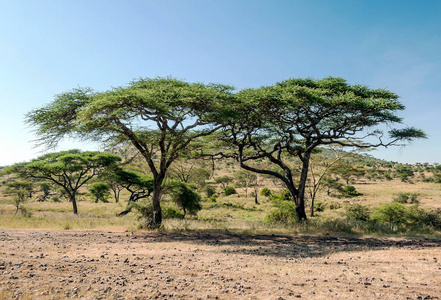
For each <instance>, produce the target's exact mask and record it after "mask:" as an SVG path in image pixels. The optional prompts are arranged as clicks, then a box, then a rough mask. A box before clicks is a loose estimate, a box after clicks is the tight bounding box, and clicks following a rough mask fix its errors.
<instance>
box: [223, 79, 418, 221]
mask: <svg viewBox="0 0 441 300" xmlns="http://www.w3.org/2000/svg"><path fill="white" fill-rule="evenodd" d="M237 99H238V101H237V103H238V104H237V105H236V107H235V109H234V111H235V113H236V114H235V118H232V119H230V120H229V123H228V124H227V125H228V126H227V127H226V128H225V130H224V132H223V136H222V137H221V138H222V139H223V140H224V141H225V142H226V143H227V145H229V147H230V148H233V150H234V151H227V150H226V151H219V153H218V154H219V155H224V156H227V157H233V158H235V159H236V160H237V161H238V162H239V164H240V166H241V167H242V168H244V169H246V170H248V171H252V172H257V173H261V174H268V175H271V176H274V177H276V178H278V179H279V180H280V181H282V182H283V183H284V185H285V186H286V187H287V188H288V189H289V191H290V193H291V195H292V197H293V199H294V202H295V207H296V213H297V219H298V220H299V221H302V220H306V219H307V217H306V213H305V189H306V186H307V179H308V171H309V164H310V159H311V154H312V153H313V152H314V151H315V149H316V148H317V147H320V146H328V145H340V146H341V147H343V148H346V149H354V148H358V149H360V148H363V149H369V148H377V147H381V146H384V147H387V146H392V145H403V144H406V143H407V142H410V141H413V140H414V139H417V138H425V137H426V135H425V133H424V132H423V131H421V130H419V129H415V128H403V129H391V130H390V131H389V133H388V137H387V136H386V135H385V134H384V133H383V132H382V131H380V130H379V129H378V127H379V126H382V125H384V124H388V125H390V126H392V125H393V124H394V123H395V124H397V123H401V121H402V120H401V118H399V117H398V116H397V115H396V112H397V111H400V110H403V109H404V105H403V104H401V103H400V102H399V101H398V96H397V95H396V94H394V93H392V92H390V91H387V90H384V89H369V88H368V87H366V86H361V85H349V84H348V83H347V82H346V81H345V80H344V79H341V78H334V77H328V78H325V79H321V80H314V79H289V80H285V81H282V82H279V83H277V84H275V85H273V86H267V87H261V88H257V89H246V90H242V91H240V92H239V93H237ZM225 148H226V149H228V147H225ZM292 157H296V158H298V159H299V160H300V162H301V171H300V176H299V178H298V179H296V178H294V177H293V175H294V172H293V169H292V167H291V161H290V160H291V159H292ZM261 159H263V160H265V161H266V162H267V163H271V164H273V165H274V166H277V167H279V168H280V170H281V171H273V170H272V169H271V168H270V167H265V166H264V165H256V164H255V163H254V162H256V161H257V160H261Z"/></svg>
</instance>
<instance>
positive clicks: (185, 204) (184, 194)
mask: <svg viewBox="0 0 441 300" xmlns="http://www.w3.org/2000/svg"><path fill="white" fill-rule="evenodd" d="M195 189H196V187H194V186H192V185H189V184H187V183H185V182H180V181H176V182H174V183H172V184H171V190H170V196H171V199H172V200H173V202H175V203H176V205H177V206H178V207H180V208H182V210H183V211H184V216H185V215H186V214H187V213H189V214H190V215H196V214H197V213H198V211H200V210H201V209H202V206H201V203H200V202H201V196H200V195H199V194H198V193H196V192H195Z"/></svg>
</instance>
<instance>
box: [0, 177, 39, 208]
mask: <svg viewBox="0 0 441 300" xmlns="http://www.w3.org/2000/svg"><path fill="white" fill-rule="evenodd" d="M32 189H33V183H32V182H30V181H23V180H16V181H13V182H8V183H6V189H5V190H4V193H5V194H8V195H13V196H14V205H15V208H16V210H15V214H17V213H18V211H19V209H20V205H21V204H22V203H23V202H25V201H26V199H27V198H28V197H29V192H30V191H31V190H32Z"/></svg>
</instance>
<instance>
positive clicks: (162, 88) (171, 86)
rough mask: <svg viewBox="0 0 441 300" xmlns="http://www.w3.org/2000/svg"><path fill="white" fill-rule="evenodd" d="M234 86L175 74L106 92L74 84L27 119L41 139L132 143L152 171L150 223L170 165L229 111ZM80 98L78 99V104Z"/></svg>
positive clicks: (156, 217) (156, 216) (156, 221)
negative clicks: (70, 137) (183, 78)
mask: <svg viewBox="0 0 441 300" xmlns="http://www.w3.org/2000/svg"><path fill="white" fill-rule="evenodd" d="M231 91H232V88H231V87H229V86H225V85H219V84H209V85H205V84H202V83H187V82H184V81H181V80H177V79H173V78H155V79H150V78H140V79H138V80H135V81H133V82H131V83H130V84H129V85H128V86H127V87H118V88H114V89H112V90H109V91H106V92H94V91H92V90H91V89H75V90H73V91H71V92H68V93H64V94H60V95H58V96H57V97H56V99H55V100H54V102H52V103H51V104H49V105H47V106H45V107H43V108H40V109H36V110H34V111H31V112H30V113H28V115H27V122H28V123H29V124H31V125H33V126H35V127H36V132H37V134H38V135H39V137H40V139H39V141H40V142H42V143H45V144H47V145H51V146H52V145H56V144H57V143H58V141H59V140H60V139H61V138H62V137H65V136H68V135H74V136H80V137H81V138H88V139H93V140H98V141H101V142H104V143H105V144H107V145H110V146H116V145H123V144H131V145H132V146H133V147H134V148H135V149H137V151H138V152H139V153H140V154H141V155H142V157H143V158H144V159H145V161H146V163H147V165H148V167H149V170H150V172H151V174H152V176H153V181H154V184H153V185H154V188H153V195H152V204H153V225H155V226H158V225H160V224H161V221H162V212H161V207H160V198H161V193H162V186H163V185H162V183H163V181H164V179H165V177H166V174H167V171H168V169H169V167H170V165H171V164H172V163H173V162H174V161H176V160H177V159H178V158H180V157H183V156H186V155H189V154H190V153H191V151H192V150H194V149H196V148H198V147H200V144H199V143H198V139H199V138H201V137H203V136H207V135H210V134H212V133H214V132H215V131H216V130H218V129H219V128H220V127H221V125H219V123H220V121H221V120H222V119H223V118H224V117H226V116H228V114H229V113H230V112H229V108H230V105H228V104H227V103H229V102H230V101H231V100H232V99H233V97H232V93H231ZM80 104H81V105H80Z"/></svg>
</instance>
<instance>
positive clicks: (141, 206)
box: [130, 202, 153, 225]
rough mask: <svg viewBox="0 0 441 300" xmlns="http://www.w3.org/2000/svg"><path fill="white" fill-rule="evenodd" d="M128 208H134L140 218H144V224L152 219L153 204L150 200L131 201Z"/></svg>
mask: <svg viewBox="0 0 441 300" xmlns="http://www.w3.org/2000/svg"><path fill="white" fill-rule="evenodd" d="M130 208H134V209H136V210H137V211H138V212H139V213H140V218H143V219H145V224H146V225H147V224H150V223H151V222H152V221H153V205H152V204H151V203H150V202H149V203H147V202H132V203H131V204H130Z"/></svg>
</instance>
